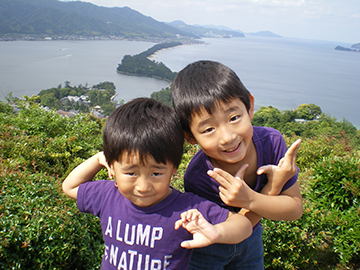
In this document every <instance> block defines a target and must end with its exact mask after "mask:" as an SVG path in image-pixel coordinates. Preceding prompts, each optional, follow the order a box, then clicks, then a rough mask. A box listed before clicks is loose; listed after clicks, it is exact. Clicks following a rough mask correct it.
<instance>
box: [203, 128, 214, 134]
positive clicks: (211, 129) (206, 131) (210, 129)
mask: <svg viewBox="0 0 360 270" xmlns="http://www.w3.org/2000/svg"><path fill="white" fill-rule="evenodd" d="M213 130H214V128H212V127H211V128H207V129H205V130H204V131H203V133H209V132H211V131H213Z"/></svg>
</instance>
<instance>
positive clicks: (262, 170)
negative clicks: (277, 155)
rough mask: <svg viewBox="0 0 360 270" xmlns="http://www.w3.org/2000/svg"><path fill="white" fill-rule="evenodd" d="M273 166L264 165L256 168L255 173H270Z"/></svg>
mask: <svg viewBox="0 0 360 270" xmlns="http://www.w3.org/2000/svg"><path fill="white" fill-rule="evenodd" d="M273 168H274V165H264V166H261V167H260V168H259V169H257V171H256V173H257V174H258V175H261V174H263V173H271V172H272V170H273Z"/></svg>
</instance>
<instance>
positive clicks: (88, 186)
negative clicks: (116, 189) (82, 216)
mask: <svg viewBox="0 0 360 270" xmlns="http://www.w3.org/2000/svg"><path fill="white" fill-rule="evenodd" d="M110 185H113V184H112V183H111V181H105V180H98V181H93V182H86V183H83V184H81V185H80V186H79V190H78V195H77V206H78V208H79V211H80V212H83V213H90V214H93V215H95V216H98V217H99V216H100V213H101V208H102V205H103V201H104V197H105V195H106V194H107V192H106V189H107V188H109V186H110Z"/></svg>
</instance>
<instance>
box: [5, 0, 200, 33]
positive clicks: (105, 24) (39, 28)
mask: <svg viewBox="0 0 360 270" xmlns="http://www.w3.org/2000/svg"><path fill="white" fill-rule="evenodd" d="M0 10H1V12H0V35H5V34H7V35H11V34H27V35H48V36H52V35H83V36H118V37H123V38H132V39H137V38H148V39H167V38H170V39H174V38H176V39H177V38H178V36H180V37H185V38H196V37H197V36H195V35H193V34H190V33H187V32H184V31H181V30H179V29H177V28H174V27H171V26H169V25H167V24H165V23H162V22H158V21H156V20H154V19H153V18H151V17H147V16H144V15H142V14H141V13H139V12H137V11H135V10H132V9H130V8H128V7H123V8H107V7H99V6H96V5H93V4H90V3H85V2H80V1H75V2H60V1H58V0H1V1H0Z"/></svg>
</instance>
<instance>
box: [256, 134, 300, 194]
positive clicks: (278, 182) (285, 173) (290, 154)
mask: <svg viewBox="0 0 360 270" xmlns="http://www.w3.org/2000/svg"><path fill="white" fill-rule="evenodd" d="M300 144H301V139H298V140H296V141H295V142H294V143H293V144H292V145H291V146H290V147H289V149H288V150H287V151H286V153H285V156H284V157H283V158H282V159H281V160H280V162H279V164H278V165H277V166H276V165H265V166H261V167H260V168H259V169H258V170H257V174H258V175H260V174H263V173H266V175H267V178H268V185H269V186H268V187H267V191H265V193H268V194H269V195H279V194H280V193H281V190H282V188H283V186H284V185H285V183H286V182H287V181H288V180H289V179H290V178H291V177H293V176H294V175H295V174H296V172H297V169H296V157H297V153H298V150H299V148H300ZM262 193H264V192H262Z"/></svg>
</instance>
